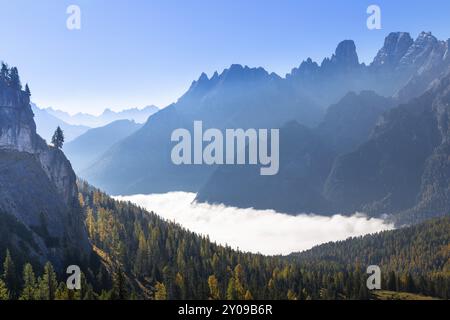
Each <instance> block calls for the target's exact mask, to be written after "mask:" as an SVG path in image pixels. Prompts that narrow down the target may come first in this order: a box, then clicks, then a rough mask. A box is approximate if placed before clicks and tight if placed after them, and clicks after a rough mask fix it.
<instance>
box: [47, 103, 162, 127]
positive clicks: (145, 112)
mask: <svg viewBox="0 0 450 320" xmlns="http://www.w3.org/2000/svg"><path fill="white" fill-rule="evenodd" d="M44 110H45V111H47V112H48V113H49V114H51V115H53V116H55V117H57V118H59V119H61V120H63V121H65V122H67V123H69V124H71V125H82V126H87V127H91V128H96V127H102V126H105V125H107V124H109V123H111V122H114V121H117V120H132V121H134V122H136V123H145V122H146V121H147V119H148V117H150V116H151V115H153V114H155V113H156V112H158V111H159V108H158V107H156V106H153V105H152V106H147V107H144V108H142V109H138V108H131V109H124V110H122V111H119V112H115V111H112V110H111V109H105V110H104V111H103V113H102V114H101V115H99V116H95V115H92V114H88V113H76V114H74V115H70V114H69V113H67V112H64V111H61V110H55V109H53V108H45V109H44Z"/></svg>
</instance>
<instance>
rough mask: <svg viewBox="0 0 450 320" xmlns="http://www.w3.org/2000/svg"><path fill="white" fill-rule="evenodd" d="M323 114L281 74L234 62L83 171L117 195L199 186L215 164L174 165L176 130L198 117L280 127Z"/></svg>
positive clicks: (207, 122) (210, 123)
mask: <svg viewBox="0 0 450 320" xmlns="http://www.w3.org/2000/svg"><path fill="white" fill-rule="evenodd" d="M320 117H321V110H320V108H319V107H318V106H317V105H315V104H314V103H313V102H311V101H310V100H309V99H307V98H304V97H303V96H301V95H299V94H298V93H296V92H295V90H293V88H292V87H291V86H289V85H286V82H285V81H284V80H283V79H281V78H280V77H278V76H277V75H275V74H269V73H268V72H266V71H265V70H264V69H262V68H249V67H242V66H240V65H232V66H231V67H230V68H229V69H226V70H225V71H224V72H223V73H222V74H220V75H219V74H218V73H215V74H214V75H213V76H212V77H211V78H208V77H207V76H206V75H205V74H202V75H201V77H200V78H199V79H198V80H197V81H194V82H193V83H192V86H191V88H190V89H189V90H188V92H187V93H186V94H185V95H184V96H183V97H181V98H180V99H179V101H178V102H177V103H175V104H173V105H171V106H168V107H166V108H165V109H163V110H161V111H160V112H158V113H157V114H155V115H153V116H152V117H150V118H149V120H148V121H147V123H146V124H145V125H144V127H142V128H141V129H140V130H138V131H137V132H136V133H134V134H133V135H131V136H129V137H128V138H126V139H124V140H122V141H121V142H120V143H118V144H116V145H115V146H113V147H112V148H111V149H110V150H109V151H108V152H106V153H105V154H104V155H103V157H102V158H101V159H100V160H99V161H97V162H96V163H95V164H94V165H93V166H92V167H91V168H89V169H87V170H85V171H83V172H81V176H82V177H83V178H85V179H87V180H88V181H90V182H92V183H94V184H96V185H97V186H100V187H101V188H104V189H106V190H107V191H108V192H110V193H113V194H133V193H151V192H167V191H173V190H186V191H197V190H198V189H199V188H200V187H201V186H202V185H203V184H204V183H205V182H206V179H207V178H208V177H209V175H210V174H211V173H212V170H213V169H214V167H211V166H176V165H174V164H173V163H172V160H171V149H172V147H173V143H172V142H171V134H172V132H173V131H174V130H175V129H178V128H186V129H188V130H191V131H192V129H193V122H194V121H196V120H202V121H203V125H204V127H205V128H208V127H214V128H219V129H225V128H270V127H281V126H282V125H283V124H285V123H286V122H287V121H290V120H297V121H299V122H300V123H302V124H305V125H313V124H315V123H317V122H318V121H319V119H320Z"/></svg>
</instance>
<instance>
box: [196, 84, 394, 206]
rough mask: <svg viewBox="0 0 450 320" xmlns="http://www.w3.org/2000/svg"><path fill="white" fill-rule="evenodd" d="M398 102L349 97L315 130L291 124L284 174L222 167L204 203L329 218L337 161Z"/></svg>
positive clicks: (201, 195)
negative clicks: (329, 186)
mask: <svg viewBox="0 0 450 320" xmlns="http://www.w3.org/2000/svg"><path fill="white" fill-rule="evenodd" d="M393 105H394V101H393V99H389V98H383V97H381V96H378V95H376V94H375V93H373V92H369V91H364V92H362V93H360V94H355V93H349V94H347V95H346V96H345V97H344V98H343V99H341V101H339V102H338V103H337V104H335V105H332V106H330V107H329V108H328V110H327V113H326V115H325V118H324V121H323V122H321V123H320V124H319V126H317V127H316V128H314V129H308V128H305V127H302V126H300V125H299V124H295V123H289V124H288V125H287V126H285V127H283V128H282V129H281V133H280V172H279V173H278V174H277V175H274V176H261V175H260V172H259V168H256V167H252V166H247V165H245V166H223V167H218V168H217V169H216V171H215V172H214V174H213V175H212V176H211V178H210V179H209V180H208V183H206V184H205V185H204V186H203V187H202V188H201V189H200V191H199V192H198V195H197V198H196V200H197V201H198V202H209V203H223V204H226V205H230V206H237V207H243V208H250V207H253V208H257V209H274V210H277V211H279V212H285V213H293V214H296V213H304V212H314V213H325V214H326V213H327V212H330V211H331V208H330V203H328V201H327V200H326V199H325V198H324V197H323V196H322V190H323V185H324V182H325V180H326V178H327V176H328V174H329V172H330V170H331V168H332V164H333V161H334V159H335V158H336V156H337V155H338V154H340V153H343V152H345V151H350V150H353V149H354V148H356V147H357V146H358V145H359V144H361V143H362V142H364V141H366V140H367V139H368V137H369V134H370V132H371V130H372V129H373V128H374V127H375V124H376V122H377V120H378V118H379V117H380V116H381V114H382V113H383V112H384V111H386V110H388V109H389V108H391V107H392V106H393Z"/></svg>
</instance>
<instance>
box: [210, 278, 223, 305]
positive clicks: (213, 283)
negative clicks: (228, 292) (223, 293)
mask: <svg viewBox="0 0 450 320" xmlns="http://www.w3.org/2000/svg"><path fill="white" fill-rule="evenodd" d="M208 286H209V296H210V299H211V300H220V289H219V281H217V278H216V276H215V275H212V276H209V278H208Z"/></svg>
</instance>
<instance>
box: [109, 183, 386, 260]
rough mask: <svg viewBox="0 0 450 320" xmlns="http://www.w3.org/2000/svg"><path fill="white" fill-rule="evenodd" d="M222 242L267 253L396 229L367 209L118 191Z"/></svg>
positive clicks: (152, 209) (192, 194)
mask: <svg viewBox="0 0 450 320" xmlns="http://www.w3.org/2000/svg"><path fill="white" fill-rule="evenodd" d="M115 198H116V199H118V200H124V201H130V202H132V203H134V204H136V205H138V206H141V207H143V208H145V209H147V210H149V211H153V212H155V213H157V214H158V215H160V216H161V217H163V218H165V219H167V220H170V221H175V222H177V223H179V224H180V225H182V226H183V227H185V228H187V229H189V230H191V231H194V232H196V233H199V234H202V235H208V236H209V237H210V239H211V240H212V241H215V242H217V243H218V244H222V245H229V246H231V247H233V248H239V249H240V250H242V251H250V252H254V253H258V252H259V253H263V254H267V255H277V254H289V253H291V252H297V251H303V250H307V249H310V248H312V247H313V246H316V245H319V244H322V243H326V242H330V241H338V240H345V239H347V238H349V237H354V236H361V235H365V234H369V233H376V232H379V231H383V230H390V229H393V225H391V224H388V223H386V222H384V221H383V220H381V219H375V218H367V217H366V216H364V215H363V214H355V215H354V216H351V217H348V216H342V215H335V216H332V217H325V216H316V215H310V214H309V215H307V214H301V215H297V216H289V215H285V214H282V213H278V212H275V211H273V210H255V209H239V208H234V207H227V206H224V205H210V204H203V203H202V204H198V203H193V201H194V199H195V193H188V192H170V193H166V194H151V195H132V196H117V197H115Z"/></svg>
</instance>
